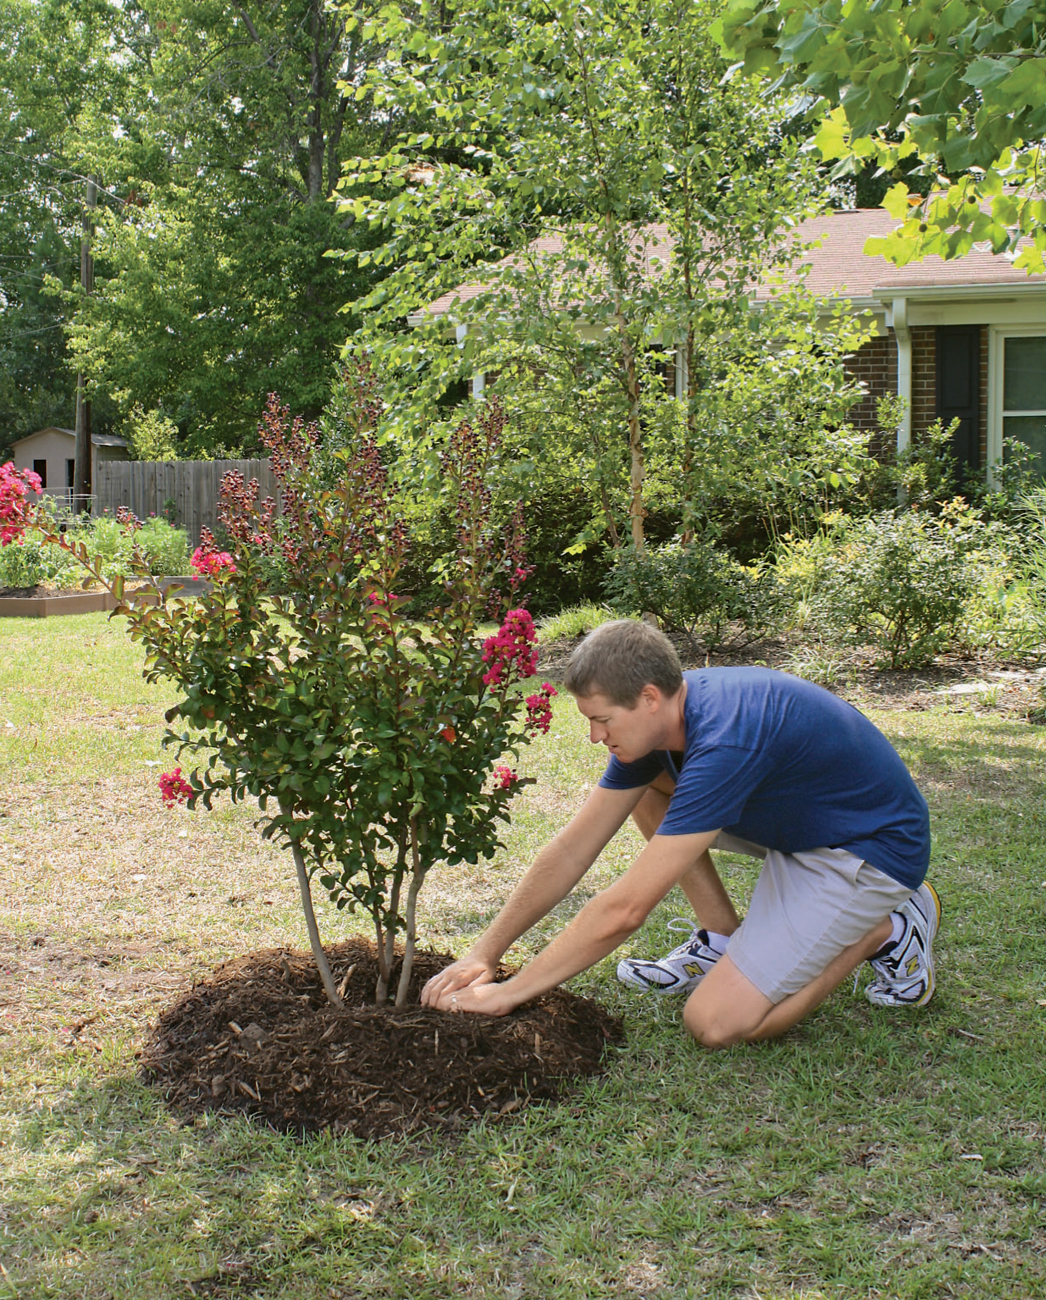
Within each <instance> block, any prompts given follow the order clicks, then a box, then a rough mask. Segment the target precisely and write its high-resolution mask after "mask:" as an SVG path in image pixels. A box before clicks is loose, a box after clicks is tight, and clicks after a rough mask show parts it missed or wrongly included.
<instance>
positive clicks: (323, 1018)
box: [141, 940, 621, 1138]
mask: <svg viewBox="0 0 1046 1300" xmlns="http://www.w3.org/2000/svg"><path fill="white" fill-rule="evenodd" d="M327 956H328V959H329V960H330V963H331V967H332V971H333V974H334V978H335V980H336V981H337V983H338V985H339V987H340V986H341V985H342V984H344V985H345V988H344V992H343V997H344V1000H345V1007H344V1009H342V1010H337V1009H335V1008H334V1007H333V1006H331V1005H330V1003H329V1002H328V1001H327V998H326V995H325V993H324V991H323V986H322V984H321V982H320V977H319V973H318V972H317V970H316V965H315V963H314V961H313V959H312V955H311V954H309V953H302V952H297V951H295V950H293V949H289V948H273V949H268V950H266V951H263V952H254V953H250V954H248V955H246V956H244V957H240V958H237V959H236V960H234V961H229V962H225V963H224V964H223V965H221V966H219V967H218V968H217V969H216V970H215V971H214V973H213V974H212V975H211V976H210V977H208V978H207V979H205V980H203V981H201V982H200V983H198V984H197V985H196V986H195V987H194V988H193V989H192V990H191V991H190V992H188V993H186V994H184V996H182V997H181V998H180V999H179V1000H178V1001H177V1002H175V1003H174V1004H173V1005H172V1006H170V1007H169V1008H168V1009H167V1010H166V1011H164V1012H163V1014H162V1015H161V1016H160V1019H159V1021H158V1022H157V1024H156V1026H155V1027H154V1029H153V1031H152V1033H151V1035H150V1037H149V1040H148V1042H147V1044H146V1046H145V1047H144V1049H143V1051H142V1053H141V1062H142V1068H143V1073H144V1075H145V1077H146V1079H147V1080H149V1081H150V1082H152V1083H154V1084H156V1085H157V1086H159V1087H160V1088H161V1089H163V1091H164V1093H165V1094H166V1097H167V1101H168V1103H169V1104H170V1105H171V1107H172V1108H173V1109H174V1110H176V1111H178V1112H181V1113H182V1114H184V1115H187V1116H194V1115H198V1114H200V1113H202V1112H204V1111H218V1112H223V1113H230V1112H239V1113H242V1114H248V1115H252V1116H254V1117H256V1118H258V1119H260V1120H262V1121H264V1122H265V1123H267V1124H269V1125H271V1126H272V1127H274V1128H276V1129H279V1130H280V1131H282V1132H292V1133H296V1134H300V1135H305V1134H307V1133H311V1132H316V1131H318V1130H322V1129H328V1128H329V1129H330V1130H332V1131H334V1132H347V1133H352V1134H355V1135H356V1136H358V1137H361V1138H384V1137H390V1136H393V1135H396V1134H402V1133H408V1132H412V1131H416V1130H419V1129H442V1130H445V1131H451V1132H453V1131H454V1130H457V1129H460V1128H461V1127H462V1126H463V1125H465V1124H467V1123H469V1122H470V1121H472V1120H475V1119H477V1118H478V1117H479V1116H481V1115H493V1116H505V1115H512V1114H513V1113H515V1112H517V1111H519V1110H521V1109H522V1108H524V1107H525V1106H526V1104H527V1103H528V1102H530V1101H531V1100H537V1099H541V1100H559V1099H561V1098H563V1097H565V1096H566V1095H567V1094H568V1093H569V1091H570V1089H571V1087H572V1086H574V1085H575V1084H576V1083H577V1082H578V1081H579V1080H580V1079H582V1078H584V1077H586V1076H589V1075H593V1074H598V1073H600V1072H601V1071H602V1069H603V1068H604V1060H603V1058H604V1051H605V1049H606V1047H607V1044H608V1043H613V1042H617V1041H619V1040H620V1037H621V1026H620V1023H619V1022H618V1021H617V1020H615V1019H614V1018H613V1017H611V1016H610V1015H608V1014H607V1013H606V1012H605V1011H604V1010H603V1009H602V1008H601V1007H600V1006H599V1005H598V1004H597V1003H595V1002H592V1001H590V1000H589V999H587V998H580V997H577V996H575V995H573V994H571V993H567V992H566V991H565V990H563V989H555V990H553V991H552V992H551V993H548V994H546V995H545V996H544V997H542V998H539V999H537V1000H536V1001H534V1002H531V1003H528V1004H527V1005H525V1006H523V1007H520V1008H519V1009H518V1010H517V1011H515V1012H514V1013H512V1014H511V1015H508V1016H504V1017H500V1018H494V1017H490V1016H477V1015H471V1014H470V1015H450V1014H448V1013H445V1012H440V1011H433V1010H430V1009H429V1008H427V1007H421V1006H420V1005H419V1003H418V997H419V994H420V991H421V986H422V985H423V984H424V983H425V981H426V980H427V979H429V978H430V977H431V976H432V975H433V974H435V972H436V971H438V970H440V969H442V967H444V966H445V965H447V964H448V963H449V962H450V961H451V960H453V959H452V958H451V957H449V956H446V955H441V954H438V953H431V952H424V953H421V954H419V955H418V956H417V957H416V958H415V969H414V972H413V979H412V982H411V990H410V996H409V1000H408V1005H407V1007H406V1008H405V1009H403V1010H402V1011H397V1010H395V1009H394V1008H391V1007H376V1006H375V1005H374V1002H373V999H374V986H375V980H376V978H377V958H376V955H375V951H374V947H373V945H372V944H368V943H367V942H365V941H363V940H350V941H349V942H347V943H342V944H338V945H336V946H332V947H331V948H329V949H328V950H327ZM507 974H508V972H507V971H504V970H503V971H501V972H499V975H500V976H501V977H504V976H505V975H507ZM393 987H395V979H394V981H393Z"/></svg>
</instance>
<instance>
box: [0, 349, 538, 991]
mask: <svg viewBox="0 0 1046 1300" xmlns="http://www.w3.org/2000/svg"><path fill="white" fill-rule="evenodd" d="M344 382H345V384H346V385H347V388H348V394H347V399H346V401H345V403H344V410H345V411H347V410H348V409H351V410H352V411H353V412H354V413H355V430H354V433H355V436H354V438H353V439H352V442H351V446H350V447H347V448H345V449H342V450H339V451H337V452H334V453H329V454H328V453H326V452H324V451H323V450H322V448H321V447H320V436H319V431H318V429H317V427H316V426H315V425H309V424H306V423H304V422H303V421H302V420H301V419H294V420H291V419H290V418H289V413H288V411H287V409H286V408H285V407H283V406H281V405H280V403H279V401H278V399H276V398H275V397H273V398H272V399H270V402H269V405H268V408H267V410H266V413H265V418H264V421H263V425H262V432H261V438H262V441H263V443H264V445H265V446H266V448H267V450H268V452H269V455H270V457H271V460H272V465H273V470H274V473H275V475H276V478H277V481H278V483H279V488H280V496H281V505H280V510H281V513H277V508H276V504H275V503H274V502H273V501H272V500H268V501H264V502H263V501H260V500H259V494H258V485H257V483H256V482H252V483H245V482H244V480H243V477H242V475H237V474H235V473H234V474H230V475H227V476H226V479H225V482H224V484H223V490H222V505H221V513H222V520H223V524H224V528H225V531H226V535H227V538H228V541H227V542H226V546H227V549H225V550H219V549H218V547H217V545H216V544H215V543H214V540H213V538H211V537H210V536H209V535H205V536H204V538H203V541H202V544H201V547H200V548H199V549H198V550H197V552H196V554H195V555H194V557H193V563H194V567H195V569H196V570H197V571H198V572H200V573H202V574H204V575H206V576H208V577H209V578H210V579H211V581H212V583H213V586H212V589H211V590H210V592H209V593H206V594H204V595H202V596H200V597H198V598H196V599H193V600H185V599H182V598H179V597H178V596H177V594H174V595H173V596H172V595H171V594H170V593H168V594H167V596H165V597H159V594H158V593H157V592H156V591H155V588H154V589H153V590H152V591H149V589H148V588H147V589H146V592H145V594H144V596H143V595H142V594H141V593H139V594H133V595H127V594H125V592H124V586H123V582H122V580H117V581H116V582H114V583H111V584H107V585H109V586H110V588H111V589H112V590H113V591H114V593H115V594H116V595H117V596H118V597H119V598H120V600H121V603H120V605H119V606H118V608H117V611H116V612H117V614H119V615H122V616H124V617H125V618H126V619H127V621H128V627H129V631H130V635H131V637H132V638H133V639H134V640H136V641H139V642H140V643H141V644H142V646H143V647H144V650H145V670H144V671H145V676H146V678H147V679H148V680H150V681H152V680H158V679H160V678H169V679H171V680H173V681H174V682H175V683H176V684H177V685H178V686H179V688H180V689H181V691H182V692H183V698H182V699H181V700H180V702H179V703H178V704H177V705H175V706H174V707H173V708H172V709H171V710H170V711H169V712H168V713H167V715H166V716H167V721H168V724H169V729H168V731H167V734H166V737H165V743H167V744H173V745H174V746H176V747H177V749H178V752H179V755H180V757H181V760H182V761H183V762H184V761H185V756H186V755H193V754H196V755H199V758H200V760H201V761H200V765H199V766H198V767H196V768H195V769H193V770H192V771H191V773H189V774H188V775H185V774H183V769H182V768H181V767H180V766H179V767H178V768H177V769H175V771H173V772H171V773H168V774H165V775H164V777H163V778H162V779H161V791H162V794H163V797H164V800H165V802H174V801H175V800H178V799H180V798H185V799H187V800H188V802H189V804H190V806H196V805H202V806H204V807H206V808H209V807H210V806H211V803H212V800H213V799H214V797H215V796H216V795H218V794H222V793H228V794H229V795H231V797H232V799H233V800H234V801H236V800H240V799H243V798H245V797H246V796H248V795H251V796H254V797H255V798H256V799H257V800H258V803H259V806H260V809H261V824H262V826H263V828H264V829H263V834H264V835H265V836H266V837H271V838H274V839H275V840H276V841H277V842H279V843H281V844H283V845H284V846H285V847H287V848H288V849H289V850H290V852H291V854H292V856H293V859H294V863H295V868H296V872H297V877H298V882H299V886H300V890H301V897H302V903H303V906H304V909H305V915H306V921H307V926H308V931H309V938H310V942H311V945H312V949H313V952H314V954H315V957H316V961H317V964H318V966H319V969H320V973H321V975H322V978H323V982H324V986H325V988H326V990H327V994H328V996H329V997H330V999H331V1001H332V1002H334V1003H335V1004H339V1005H340V1001H341V999H340V996H339V993H338V990H337V987H336V986H335V982H334V979H333V976H332V974H331V971H330V968H329V965H328V963H327V960H326V957H325V955H324V952H323V948H322V945H321V942H320V937H319V931H318V927H317V923H316V918H315V916H314V913H313V907H312V901H311V888H310V884H311V882H313V881H318V882H319V884H320V885H321V886H322V888H323V889H325V890H326V891H327V892H328V894H329V896H330V898H331V899H332V901H333V902H334V903H335V904H336V905H337V907H339V908H346V907H347V908H349V909H350V910H354V909H356V908H362V909H363V910H364V911H365V912H366V913H367V914H369V916H370V917H371V919H372V921H373V925H374V931H375V937H376V940H377V952H378V964H379V970H380V975H379V980H378V986H377V991H376V997H377V1001H378V1002H379V1003H380V1002H383V1001H385V1000H386V998H387V996H388V993H389V985H390V981H391V979H392V977H393V968H394V963H395V955H396V954H395V940H396V937H397V935H398V934H403V935H404V953H403V959H402V964H401V966H400V974H399V980H398V985H397V990H396V1004H397V1005H398V1006H402V1005H403V1004H404V1001H405V999H406V996H407V991H408V986H409V983H410V977H411V971H412V963H413V955H414V949H415V942H416V908H417V900H418V894H419V892H420V890H421V888H422V885H423V884H424V881H425V879H426V877H427V875H428V873H429V872H430V871H431V870H433V869H434V868H435V867H436V866H437V865H439V864H441V863H447V864H454V863H459V862H476V861H477V860H478V859H479V858H480V857H490V856H492V855H493V853H494V852H495V850H496V849H497V848H498V847H499V841H498V829H499V822H501V821H507V820H508V818H509V804H510V802H511V800H512V798H513V796H514V795H515V793H516V792H517V791H518V789H519V788H520V787H521V786H522V785H523V784H524V783H525V778H520V777H518V775H517V773H516V772H515V770H514V768H513V767H512V766H511V755H513V754H515V753H517V752H518V750H519V748H520V747H521V746H522V745H523V744H524V743H525V742H526V741H527V740H528V739H529V738H530V737H531V736H532V735H534V734H535V733H537V732H543V731H547V730H548V726H549V720H550V717H551V705H550V700H551V697H552V696H553V695H554V694H555V691H554V690H553V689H552V687H551V686H549V685H548V684H547V683H545V684H544V685H543V686H542V687H541V688H540V689H538V690H536V691H533V692H531V693H530V694H527V693H526V691H525V690H520V684H521V683H522V682H524V681H525V680H527V679H528V678H530V677H531V676H532V675H533V674H534V671H535V666H536V658H537V656H536V653H535V651H534V646H533V643H534V639H535V632H534V625H533V622H532V620H531V617H530V615H529V614H528V613H527V611H526V610H525V609H523V608H521V607H519V605H518V602H513V595H514V593H515V592H516V591H517V589H518V588H519V586H520V583H521V582H522V581H524V580H525V578H526V576H527V569H526V567H525V565H524V563H523V560H522V552H521V546H522V535H521V528H520V526H519V524H518V522H517V526H516V527H515V528H510V529H509V530H507V531H506V530H505V529H503V528H502V527H501V526H500V525H495V524H494V522H493V521H492V518H491V510H490V504H491V497H490V491H489V479H490V477H491V474H492V471H493V467H494V464H495V462H496V459H497V457H498V455H499V450H500V446H501V442H502V433H503V416H502V414H501V411H500V409H499V407H498V405H497V403H495V402H491V403H487V404H485V405H484V407H483V409H482V410H481V411H480V413H479V415H478V418H477V419H476V420H475V421H474V422H473V421H469V420H462V421H460V422H459V423H458V425H457V426H456V428H455V429H454V430H453V431H452V433H451V434H450V436H449V437H448V438H447V440H446V442H445V444H444V446H443V447H442V451H441V454H440V460H441V467H442V474H443V484H444V488H443V508H444V509H445V510H446V511H447V512H448V514H449V515H450V516H451V518H453V520H454V524H455V529H456V539H455V540H456V545H455V548H454V554H453V556H451V557H449V560H448V562H447V563H445V565H444V566H443V567H442V570H441V572H440V573H439V574H438V575H436V577H437V583H438V587H439V590H440V593H441V594H440V597H439V599H438V600H437V601H436V603H435V606H434V607H426V608H417V607H416V606H415V605H414V603H413V602H412V601H411V600H410V599H409V598H408V597H406V596H404V595H403V594H401V593H402V587H401V580H402V578H403V576H404V569H405V566H406V565H407V563H408V560H409V554H410V543H409V538H408V532H407V528H406V527H405V523H404V512H403V500H404V495H405V494H404V492H403V490H402V488H401V486H400V485H398V484H396V483H395V482H394V481H393V480H392V479H390V477H389V475H388V472H387V470H386V468H385V466H384V464H383V462H382V456H381V452H380V449H379V446H378V431H379V426H380V421H381V405H380V401H379V398H378V394H377V389H376V385H375V382H374V380H373V377H372V375H371V374H370V372H369V371H368V369H367V367H366V366H365V365H363V364H361V365H359V366H357V367H355V368H353V369H351V370H350V372H349V373H348V375H347V376H346V378H345V381H344ZM344 418H347V416H345V417H344ZM12 475H13V477H12ZM22 477H23V478H24V476H22ZM27 509H29V508H28V507H27V505H26V493H25V485H24V483H23V482H20V481H19V476H18V475H17V474H14V472H13V471H12V470H11V468H10V467H5V468H4V472H3V476H2V477H0V538H2V540H3V541H4V542H5V543H6V542H7V541H9V540H12V539H13V538H14V537H16V536H17V535H18V533H19V531H20V530H23V529H24V527H25V526H26V523H27V522H28V520H27ZM29 518H31V516H29ZM128 522H129V523H130V525H131V526H133V522H134V521H133V520H129V521H128ZM64 544H65V545H67V546H71V547H73V548H74V549H75V551H76V553H77V555H78V557H79V558H80V559H81V560H82V561H83V563H84V564H85V566H86V567H87V569H88V570H89V571H90V572H91V573H92V574H93V575H94V576H95V577H98V576H100V575H99V573H98V566H97V564H95V563H94V562H93V561H92V559H91V557H90V555H89V554H88V552H87V550H86V548H85V547H84V546H83V544H82V543H77V542H75V541H74V540H70V539H68V538H67V539H65V541H64ZM140 567H141V568H142V569H143V570H144V569H145V566H144V564H142V565H141V566H140ZM277 570H278V571H279V573H280V575H281V576H280V580H279V584H278V589H276V588H274V583H273V573H274V572H275V571H277ZM513 603H515V604H516V607H515V608H511V609H508V610H507V613H506V612H505V610H506V608H507V606H508V605H509V604H513ZM492 615H493V616H495V617H500V619H501V622H500V628H499V630H498V631H497V632H495V633H493V634H491V635H490V636H488V637H486V638H485V639H484V638H483V637H482V636H481V634H480V625H481V623H482V622H484V621H486V620H488V619H489V618H490V617H491V616H492Z"/></svg>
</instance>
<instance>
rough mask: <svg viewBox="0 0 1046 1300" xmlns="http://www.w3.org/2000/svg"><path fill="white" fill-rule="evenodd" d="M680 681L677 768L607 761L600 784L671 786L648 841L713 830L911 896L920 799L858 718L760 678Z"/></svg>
mask: <svg viewBox="0 0 1046 1300" xmlns="http://www.w3.org/2000/svg"><path fill="white" fill-rule="evenodd" d="M683 678H684V680H685V681H686V684H687V694H686V701H685V704H684V707H683V719H684V726H685V730H686V748H685V750H684V751H683V754H682V759H681V760H677V759H674V758H673V756H672V755H671V754H669V753H667V752H660V751H659V752H655V753H652V754H648V755H647V756H646V757H645V758H641V759H638V760H637V761H636V762H634V763H622V762H620V761H619V760H618V759H617V758H615V757H613V756H611V759H610V762H609V764H608V765H607V769H606V771H605V772H604V774H603V776H602V778H601V779H600V782H599V784H600V785H601V786H603V787H605V788H606V789H608V790H629V789H634V788H635V787H636V786H639V785H648V784H649V783H650V782H651V781H653V780H654V779H655V778H656V777H657V776H658V775H659V773H660V772H662V771H666V772H668V773H669V775H670V776H672V777H674V778H675V780H676V788H675V793H674V794H673V795H672V799H671V802H670V803H669V805H668V812H667V813H666V814H665V819H664V821H663V822H662V823H661V826H660V828H659V830H658V834H659V835H694V834H700V833H701V832H705V831H714V830H724V831H727V832H729V833H730V834H731V835H735V836H737V837H739V838H740V839H745V840H750V841H751V842H752V843H753V844H761V845H762V846H763V847H764V848H768V849H778V850H780V851H781V852H783V853H801V852H802V851H803V850H804V849H817V848H841V849H846V850H847V851H848V852H850V853H853V854H854V855H855V856H856V857H859V858H863V859H864V860H865V861H866V862H869V863H871V864H872V865H873V866H875V867H878V868H879V870H880V871H884V872H885V873H886V874H887V875H888V876H891V877H893V879H894V880H897V881H900V882H901V884H904V885H910V886H911V888H912V889H916V888H918V886H919V885H920V884H921V883H922V879H923V877H924V876H925V875H926V868H927V866H928V865H929V861H930V818H929V811H928V809H927V807H926V800H925V799H924V798H923V797H922V795H921V794H920V793H919V791H918V789H917V788H916V785H915V782H914V781H913V780H912V777H911V773H910V772H909V771H908V769H907V768H906V767H905V765H904V763H903V762H902V761H901V758H900V755H899V754H898V753H897V751H896V750H895V749H894V747H893V746H892V745H891V744H890V742H889V741H888V740H887V739H886V737H885V736H884V735H883V734H882V732H881V731H879V730H878V729H877V728H876V727H874V726H873V725H872V723H870V722H869V721H868V719H867V718H866V717H865V716H864V715H863V714H861V713H858V711H857V710H856V709H855V708H854V707H853V706H852V705H850V704H847V703H846V702H845V701H844V700H840V699H839V698H838V697H837V696H835V695H832V694H831V692H830V691H826V690H823V689H822V688H821V687H820V686H814V685H813V684H812V683H811V682H807V681H803V679H802V678H799V677H791V676H789V675H788V674H787V673H779V672H775V671H773V670H772V669H769V668H704V669H699V670H698V671H696V672H687V673H684V674H683ZM677 761H678V766H677Z"/></svg>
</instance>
